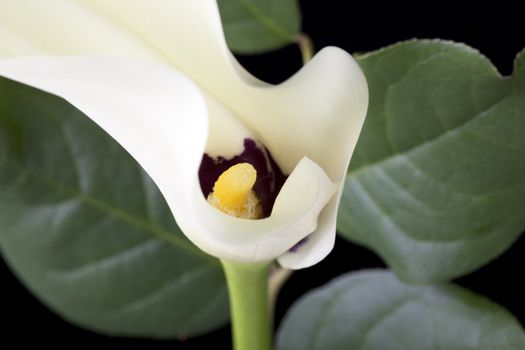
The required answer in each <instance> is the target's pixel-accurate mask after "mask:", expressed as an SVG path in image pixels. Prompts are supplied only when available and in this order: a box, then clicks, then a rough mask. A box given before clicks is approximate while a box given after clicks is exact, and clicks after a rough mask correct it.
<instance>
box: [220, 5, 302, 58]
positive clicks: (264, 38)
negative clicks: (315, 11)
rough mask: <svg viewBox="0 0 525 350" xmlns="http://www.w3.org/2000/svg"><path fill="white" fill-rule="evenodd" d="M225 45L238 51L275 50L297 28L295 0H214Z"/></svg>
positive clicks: (289, 39)
mask: <svg viewBox="0 0 525 350" xmlns="http://www.w3.org/2000/svg"><path fill="white" fill-rule="evenodd" d="M217 3H218V4H219V9H220V12H221V18H222V25H223V28H224V34H225V36H226V41H227V43H228V47H229V48H230V49H231V50H232V51H235V52H236V53H240V54H256V53H263V52H266V51H271V50H275V49H278V48H281V47H283V46H285V45H288V44H291V43H293V42H295V40H296V38H297V36H298V35H299V32H300V30H301V15H300V12H299V4H298V3H297V0H218V1H217Z"/></svg>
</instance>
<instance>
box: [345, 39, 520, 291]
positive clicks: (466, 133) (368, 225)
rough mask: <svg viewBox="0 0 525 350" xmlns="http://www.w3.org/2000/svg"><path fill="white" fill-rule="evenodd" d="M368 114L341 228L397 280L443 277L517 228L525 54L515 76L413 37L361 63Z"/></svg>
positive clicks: (446, 45)
mask: <svg viewBox="0 0 525 350" xmlns="http://www.w3.org/2000/svg"><path fill="white" fill-rule="evenodd" d="M358 61H359V64H360V65H361V67H362V68H363V70H364V72H365V75H366V76H367V79H368V83H369V87H370V108H369V113H368V116H367V120H366V122H365V126H364V129H363V132H362V134H361V137H360V139H359V142H358V146H357V149H356V152H355V154H354V157H353V160H352V163H351V165H350V169H349V173H348V178H347V180H346V184H345V192H344V194H343V199H342V205H341V208H340V215H339V221H338V229H339V231H340V233H341V234H342V235H343V236H344V237H346V238H348V239H350V240H352V241H354V242H357V243H360V244H362V245H365V246H367V247H369V248H371V249H373V250H374V251H376V252H377V253H379V255H381V256H382V257H383V258H384V259H385V260H386V262H387V263H388V264H389V265H390V266H391V267H392V268H393V269H394V271H395V272H396V273H397V274H398V275H399V276H400V277H401V278H402V279H404V280H406V281H412V282H419V283H421V282H434V281H443V280H448V279H451V278H454V277H457V276H460V275H463V274H466V273H468V272H470V271H473V270H475V269H477V268H479V267H480V266H482V265H483V264H486V263H487V262H489V261H490V260H491V259H493V258H494V257H496V256H498V255H499V254H501V253H502V252H504V251H505V250H506V249H507V248H508V247H509V246H510V245H511V244H512V243H513V242H514V241H515V240H516V238H517V237H518V236H519V234H520V232H521V231H522V230H523V229H524V228H525V215H523V213H524V212H525V176H524V174H525V137H524V136H523V135H525V67H524V66H525V51H524V52H522V53H521V54H520V56H519V59H518V60H517V61H516V67H515V71H514V74H513V76H512V77H511V78H502V77H501V76H500V75H499V74H498V72H497V71H496V69H495V68H494V67H493V66H492V64H491V63H490V62H489V61H488V60H487V59H486V58H484V57H483V56H481V55H480V54H479V52H477V51H475V50H473V49H471V48H469V47H467V46H464V45H461V44H455V43H450V42H443V41H428V40H423V41H410V42H405V43H401V44H396V45H394V46H391V47H388V48H385V49H382V50H379V51H376V52H373V53H370V54H367V55H364V56H361V57H359V59H358Z"/></svg>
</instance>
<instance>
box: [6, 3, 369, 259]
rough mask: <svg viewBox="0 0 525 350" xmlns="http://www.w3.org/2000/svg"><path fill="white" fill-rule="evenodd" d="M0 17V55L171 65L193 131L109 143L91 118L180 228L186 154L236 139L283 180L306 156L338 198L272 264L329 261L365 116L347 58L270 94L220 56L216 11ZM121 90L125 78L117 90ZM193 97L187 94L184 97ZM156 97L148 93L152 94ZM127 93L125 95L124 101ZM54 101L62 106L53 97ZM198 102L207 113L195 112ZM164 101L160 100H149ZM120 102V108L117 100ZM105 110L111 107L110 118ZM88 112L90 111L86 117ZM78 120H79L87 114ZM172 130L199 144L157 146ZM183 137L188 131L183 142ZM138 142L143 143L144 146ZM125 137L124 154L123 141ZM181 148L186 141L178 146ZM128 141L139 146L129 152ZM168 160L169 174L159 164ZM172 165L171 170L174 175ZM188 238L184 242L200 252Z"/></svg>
mask: <svg viewBox="0 0 525 350" xmlns="http://www.w3.org/2000/svg"><path fill="white" fill-rule="evenodd" d="M0 8H1V9H2V10H1V11H0V56H3V57H4V56H9V55H15V56H17V55H28V54H36V53H51V54H61V55H70V54H86V53H104V54H119V55H122V56H126V57H133V58H140V59H143V60H149V61H153V62H163V63H169V64H170V65H173V67H175V68H176V69H178V70H180V71H182V72H184V73H185V74H187V75H188V76H189V77H191V79H193V81H195V82H196V83H197V84H198V85H199V88H200V90H201V91H200V93H196V94H195V95H199V97H198V98H197V99H199V100H200V102H198V103H197V102H196V103H195V107H191V108H190V107H188V108H189V112H187V113H189V114H191V113H193V112H195V113H196V115H199V118H197V119H196V120H197V121H198V123H197V124H198V125H197V124H196V125H193V122H192V123H190V124H189V128H190V129H185V128H186V126H185V125H183V124H182V123H181V125H179V124H177V123H179V122H178V121H173V120H170V121H169V122H168V124H165V125H164V126H163V129H164V131H151V132H149V131H147V130H149V129H148V127H149V126H148V127H145V130H146V132H145V133H144V135H141V136H140V137H139V136H137V135H135V136H134V137H133V138H129V137H128V136H126V135H127V134H126V133H130V134H132V132H131V131H130V130H128V131H126V132H124V136H123V135H121V134H119V132H120V133H122V132H121V131H119V130H114V129H115V125H113V126H111V123H113V122H114V121H105V122H101V121H97V119H96V118H97V117H96V116H93V117H92V118H93V119H94V120H95V121H97V123H99V124H100V125H101V126H102V127H103V128H105V129H106V130H107V131H108V132H109V133H110V134H111V135H112V136H113V137H115V138H116V139H117V140H118V141H119V142H120V143H121V144H123V145H124V146H125V148H126V149H128V151H130V152H131V153H132V154H133V155H134V156H135V157H136V158H137V160H138V161H139V163H141V165H142V166H143V167H144V168H145V169H146V171H148V173H149V174H150V175H151V176H152V178H153V179H154V181H155V182H156V183H157V185H158V186H159V188H160V189H161V191H162V192H163V193H164V195H165V197H166V199H167V200H168V202H169V203H170V206H171V207H172V210H173V211H174V215H175V216H176V218H177V220H179V221H180V220H182V221H188V220H184V219H181V215H182V214H180V213H179V210H178V209H177V207H182V208H183V209H184V208H185V205H184V204H183V203H180V202H181V198H183V196H182V195H181V193H180V192H178V191H179V190H178V189H177V188H184V187H185V185H182V184H187V183H189V182H191V181H194V180H195V179H194V178H191V175H184V176H182V175H181V176H182V177H183V178H181V179H180V180H179V179H177V181H176V182H177V184H174V183H173V182H174V179H173V178H170V179H168V177H169V176H172V174H173V172H175V173H179V171H178V169H179V168H178V167H179V166H181V167H183V168H184V170H185V171H190V173H191V172H193V171H194V170H196V169H197V167H198V161H197V160H198V159H200V158H199V157H197V155H196V152H201V155H202V151H203V150H204V147H205V149H206V152H207V153H209V154H210V155H213V156H217V155H222V156H226V157H230V156H233V155H234V154H236V153H239V152H240V151H241V150H242V143H241V141H242V140H243V139H244V137H250V138H255V139H258V140H259V141H262V143H263V144H264V145H265V146H266V147H268V148H269V150H270V152H271V153H272V155H273V156H274V158H275V159H276V161H277V163H278V164H279V165H280V166H281V167H282V169H283V170H284V171H285V173H289V172H291V171H292V170H293V169H294V167H295V166H296V165H297V164H298V162H299V161H300V160H301V159H302V158H303V157H305V156H306V157H308V158H310V159H311V160H312V161H313V162H315V163H317V164H318V165H319V166H320V167H321V168H322V169H323V170H324V171H325V172H326V174H327V176H328V177H329V179H330V180H331V181H332V182H333V183H337V184H339V186H340V187H339V191H337V192H338V193H337V195H335V196H333V197H332V198H331V200H330V202H329V203H328V204H327V205H326V207H325V208H324V209H322V210H321V212H320V215H319V221H318V225H317V228H316V229H315V231H314V232H312V233H311V234H310V236H309V238H308V240H307V241H305V243H304V244H302V245H301V246H300V247H299V248H298V249H297V251H295V252H294V253H286V252H283V254H284V255H283V256H282V257H281V258H280V259H279V261H280V262H281V263H282V264H283V265H285V266H288V267H291V268H300V267H306V266H309V265H311V264H314V263H316V262H317V261H319V260H321V259H322V258H323V257H324V256H325V255H326V254H328V252H329V251H330V250H331V248H332V246H333V242H334V239H335V220H336V216H337V208H338V205H339V200H340V195H341V191H342V187H341V186H342V184H343V183H344V177H345V175H346V169H347V167H348V164H349V161H350V157H351V154H352V152H353V149H354V147H355V144H356V142H357V138H358V135H359V132H360V130H361V126H362V124H363V121H364V118H365V115H366V110H367V106H368V88H367V84H366V80H365V78H364V76H363V74H362V72H361V70H360V68H359V66H358V65H357V63H356V62H355V61H354V60H353V58H352V57H351V56H350V55H349V54H347V53H346V52H344V51H342V50H340V49H337V48H333V47H331V48H325V49H323V50H321V51H320V52H319V53H318V54H317V55H316V56H315V57H314V58H313V59H312V61H311V62H310V63H308V64H307V65H306V66H305V67H303V68H302V69H301V70H300V71H299V72H298V73H297V74H296V75H294V76H293V77H291V78H290V79H288V80H287V81H286V82H284V83H282V84H280V85H276V86H271V85H268V84H265V83H263V82H261V81H260V80H258V79H256V78H255V77H253V76H252V75H250V74H249V73H247V72H246V71H245V70H244V69H243V68H242V67H240V65H239V64H238V62H237V61H236V60H235V59H234V58H233V56H232V55H231V53H230V52H229V51H228V49H227V46H226V43H225V40H224V37H223V31H222V26H221V21H220V16H219V12H218V8H217V3H216V2H215V1H211V0H133V1H129V0H112V1H106V0H78V1H69V0H47V1H45V2H43V1H39V0H17V1H10V0H0ZM101 38H103V40H101ZM66 68H67V66H66ZM167 71H169V69H166V72H167ZM0 73H1V72H0ZM108 73H111V72H108ZM174 74H175V75H177V74H179V73H174ZM168 75H169V76H172V75H170V74H169V73H168ZM179 75H180V74H179ZM22 81H23V80H22ZM126 81H127V80H126V79H125V78H124V79H123V82H126ZM24 82H26V83H29V84H30V83H31V82H30V81H24ZM70 85H71V84H70ZM179 85H180V84H179ZM189 85H191V84H189ZM115 86H117V85H115ZM161 86H162V85H161ZM38 87H42V86H38ZM75 88H76V87H75ZM44 89H45V88H44ZM192 89H193V90H192ZM196 90H197V89H194V88H191V89H189V90H188V91H196ZM48 91H50V90H48ZM78 91H79V95H78V96H76V95H75V96H73V95H71V94H70V95H67V96H69V98H68V100H70V102H72V103H73V104H75V105H76V106H77V107H79V108H80V104H79V103H76V102H73V100H74V101H77V100H75V99H78V101H83V100H82V97H81V96H80V90H78ZM101 91H103V89H102V90H101ZM157 91H158V90H150V92H151V93H153V92H157ZM51 92H53V91H51ZM64 92H65V91H64ZM125 92H126V88H125V87H123V88H122V93H123V94H124V93H125ZM135 92H137V93H138V92H139V90H137V91H135ZM54 93H57V94H59V95H61V96H62V94H61V93H59V92H56V91H55V92H54ZM145 93H146V94H147V93H148V92H145ZM189 94H190V95H191V94H192V93H189ZM150 95H151V94H150ZM202 95H203V96H204V101H205V102H206V105H204V104H203V103H202ZM165 96H166V94H165V93H162V92H160V95H159V99H161V98H164V97H165ZM182 96H184V94H183V95H182ZM150 97H151V96H150ZM72 98H73V99H72ZM120 98H121V99H122V101H124V100H126V98H125V97H124V96H123V95H122V96H121V97H120ZM153 100H154V99H153ZM189 100H190V101H193V100H192V99H191V98H190V99H189ZM78 101H77V102H78ZM178 101H179V99H178V98H176V99H174V100H173V102H174V103H175V102H178ZM161 105H162V103H161ZM182 105H184V104H182ZM182 105H181V106H182ZM197 105H199V106H200V107H197ZM115 106H116V104H115V105H113V106H112V107H113V108H114V109H115V113H117V114H118V111H116V107H115ZM129 106H133V104H132V103H130V104H129ZM90 108H91V109H93V110H94V111H97V108H96V107H93V106H92V107H90ZM100 108H102V107H100ZM170 108H171V107H170ZM177 108H179V107H177ZM206 108H207V110H208V112H209V113H210V114H208V115H206V112H205V109H206ZM80 109H81V110H83V111H84V112H86V113H87V110H86V109H85V108H84V109H83V108H80ZM139 110H140V109H139ZM90 111H91V110H90ZM123 111H127V110H126V109H124V110H123ZM97 112H100V111H97ZM87 114H88V115H89V113H87ZM90 117H91V115H90ZM206 117H208V118H206ZM142 119H143V117H140V118H139V120H142ZM175 120H179V119H175ZM180 120H182V119H180ZM208 120H209V122H210V134H209V138H207V139H206V136H205V134H206V133H205V132H203V131H202V130H204V129H205V127H204V124H206V123H207V121H208ZM159 122H160V120H159ZM103 123H107V125H104V124H103ZM115 123H118V122H116V121H115ZM170 123H171V124H170ZM173 123H175V124H177V125H179V129H178V130H181V132H183V133H185V135H193V134H192V132H196V131H195V130H197V129H198V130H199V131H198V132H197V134H198V136H197V137H196V138H195V140H193V141H190V140H188V143H187V144H186V145H184V146H181V145H180V144H178V143H177V142H178V139H177V137H174V135H171V136H172V137H171V140H167V138H168V135H164V134H163V133H166V132H167V131H165V130H169V128H168V127H167V126H169V125H172V126H173V125H174V124H173ZM199 123H201V124H202V125H201V124H199ZM140 125H142V124H141V123H138V124H135V126H140ZM192 127H195V128H196V129H195V130H194V131H191V130H193V129H192ZM123 130H126V128H124V129H123ZM148 133H149V136H145V135H147V134H148ZM151 135H157V136H158V135H164V136H162V137H160V136H159V137H157V138H158V140H153V143H152V144H150V145H146V143H147V142H146V141H147V140H149V139H151V138H153V137H152V136H151ZM192 137H193V136H192ZM127 138H129V144H128V143H126V142H128V141H123V140H124V139H127ZM131 140H133V141H131ZM180 140H184V136H183V135H181V139H180ZM134 142H137V145H140V146H137V145H136V146H133V145H132V143H134ZM148 142H149V141H148ZM172 142H173V143H177V145H178V146H177V147H181V150H179V151H177V150H175V149H173V150H172V151H173V153H172V154H170V153H169V152H167V151H161V152H156V149H157V148H158V147H160V144H161V143H165V144H168V145H169V146H170V147H175V146H174V145H172V144H171V143H172ZM204 144H205V145H206V146H203V145H204ZM142 146H143V147H142ZM134 148H140V149H136V150H134ZM190 150H191V151H190ZM194 152H195V153H194ZM148 154H151V157H150V156H148ZM166 159H167V163H165V164H164V165H161V164H160V163H162V162H164V161H165V160H166ZM174 159H177V162H176V163H177V164H175V162H174ZM179 164H180V165H179ZM161 169H163V170H161ZM185 174H189V173H186V172H185ZM192 174H193V173H192ZM177 176H178V175H177ZM190 178H191V179H190ZM192 183H193V182H192ZM177 203H179V204H177ZM186 216H187V215H186ZM190 221H191V220H190ZM192 232H193V231H188V232H186V234H187V235H188V236H189V237H190V239H192V240H194V241H198V240H199V239H196V238H193V233H192ZM225 237H227V236H225ZM294 237H295V236H294ZM225 244H226V243H225ZM256 246H257V247H262V246H261V245H256ZM264 247H266V246H264ZM221 249H222V248H221ZM257 249H259V248H257ZM265 249H266V248H265ZM205 250H206V249H205ZM225 251H226V250H225ZM262 255H264V254H261V256H262ZM232 256H234V255H232ZM254 256H259V255H258V254H254ZM239 259H243V258H242V257H239Z"/></svg>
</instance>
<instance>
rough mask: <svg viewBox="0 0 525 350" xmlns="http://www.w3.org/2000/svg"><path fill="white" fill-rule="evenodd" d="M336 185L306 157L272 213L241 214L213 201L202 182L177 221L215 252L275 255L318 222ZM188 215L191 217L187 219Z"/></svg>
mask: <svg viewBox="0 0 525 350" xmlns="http://www.w3.org/2000/svg"><path fill="white" fill-rule="evenodd" d="M335 191H336V186H335V185H334V184H333V183H332V181H331V180H330V178H329V177H328V176H327V175H326V173H325V172H324V171H323V169H321V168H320V167H319V166H318V165H317V164H315V163H314V162H313V161H311V160H310V159H308V158H303V159H302V160H301V161H300V162H299V163H298V164H297V166H296V167H295V169H294V170H293V171H292V173H291V174H290V176H289V177H288V179H287V180H286V182H285V184H284V186H283V188H282V189H281V191H280V192H279V195H278V196H277V199H276V201H275V205H274V207H273V210H272V213H271V215H270V216H269V217H267V218H264V219H260V220H248V219H239V218H235V217H232V216H229V215H227V214H224V213H222V212H221V211H219V210H217V209H215V208H214V207H212V206H210V205H209V204H208V203H207V202H206V201H205V199H204V197H203V196H202V192H201V189H200V187H199V186H198V184H195V186H194V188H193V192H192V193H189V196H190V198H189V200H190V201H191V202H190V208H189V210H188V211H187V216H186V215H185V216H183V217H181V220H180V221H179V225H181V228H182V229H183V231H184V232H186V234H187V235H188V237H189V238H190V240H192V241H193V242H194V243H195V244H196V245H197V246H199V247H200V248H201V249H203V250H204V251H206V252H208V253H209V254H211V255H214V256H218V257H222V258H225V259H229V260H237V261H264V260H273V259H275V258H277V257H278V256H279V255H281V254H283V253H284V252H286V251H287V250H289V249H290V248H292V247H293V246H294V245H295V244H296V243H297V242H299V241H300V240H301V239H303V238H304V237H306V236H307V235H308V234H310V233H311V232H313V231H314V230H315V228H316V227H317V217H318V216H319V213H320V212H321V210H322V209H323V208H324V206H325V205H326V203H327V202H328V201H329V200H330V198H332V196H333V195H334V192H335ZM188 219H189V220H188Z"/></svg>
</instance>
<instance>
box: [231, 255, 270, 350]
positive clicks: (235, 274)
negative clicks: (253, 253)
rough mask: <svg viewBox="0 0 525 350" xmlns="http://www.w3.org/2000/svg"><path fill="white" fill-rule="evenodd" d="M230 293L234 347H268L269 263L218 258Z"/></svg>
mask: <svg viewBox="0 0 525 350" xmlns="http://www.w3.org/2000/svg"><path fill="white" fill-rule="evenodd" d="M221 262H222V266H223V268H224V272H225V274H226V281H227V283H228V290H229V294H230V311H231V320H232V335H233V345H234V349H235V350H270V349H271V344H272V331H271V321H270V310H269V307H268V269H269V267H270V264H269V263H267V262H265V263H241V262H233V261H226V260H221Z"/></svg>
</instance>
